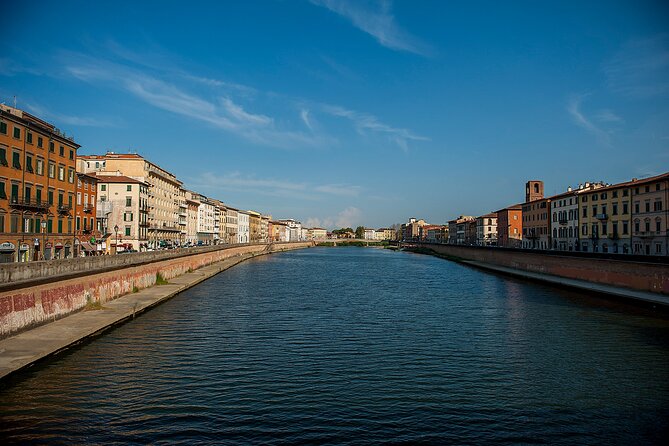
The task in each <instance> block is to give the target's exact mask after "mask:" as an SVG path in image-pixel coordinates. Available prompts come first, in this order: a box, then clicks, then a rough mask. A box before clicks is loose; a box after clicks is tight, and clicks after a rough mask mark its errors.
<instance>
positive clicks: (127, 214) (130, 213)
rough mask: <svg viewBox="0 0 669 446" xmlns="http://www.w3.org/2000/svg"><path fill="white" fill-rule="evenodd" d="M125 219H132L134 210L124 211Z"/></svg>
mask: <svg viewBox="0 0 669 446" xmlns="http://www.w3.org/2000/svg"><path fill="white" fill-rule="evenodd" d="M123 221H132V212H125V213H123Z"/></svg>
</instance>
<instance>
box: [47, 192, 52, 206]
mask: <svg viewBox="0 0 669 446" xmlns="http://www.w3.org/2000/svg"><path fill="white" fill-rule="evenodd" d="M47 198H48V200H49V204H50V205H52V204H53V191H52V190H50V191H49V192H48V193H47Z"/></svg>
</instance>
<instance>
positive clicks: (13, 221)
mask: <svg viewBox="0 0 669 446" xmlns="http://www.w3.org/2000/svg"><path fill="white" fill-rule="evenodd" d="M9 232H14V233H16V232H19V217H18V216H17V215H12V216H11V218H10V220H9Z"/></svg>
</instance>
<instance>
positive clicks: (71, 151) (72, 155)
mask: <svg viewBox="0 0 669 446" xmlns="http://www.w3.org/2000/svg"><path fill="white" fill-rule="evenodd" d="M70 159H71V160H73V159H74V150H71V149H70Z"/></svg>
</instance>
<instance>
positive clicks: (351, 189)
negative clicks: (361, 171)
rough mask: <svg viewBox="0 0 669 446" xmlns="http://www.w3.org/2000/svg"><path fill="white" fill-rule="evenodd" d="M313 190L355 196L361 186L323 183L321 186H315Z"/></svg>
mask: <svg viewBox="0 0 669 446" xmlns="http://www.w3.org/2000/svg"><path fill="white" fill-rule="evenodd" d="M314 190H315V191H316V192H322V193H324V194H330V195H341V196H348V197H357V196H358V194H360V190H361V188H360V186H351V185H348V184H325V185H323V186H316V187H315V188H314Z"/></svg>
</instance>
